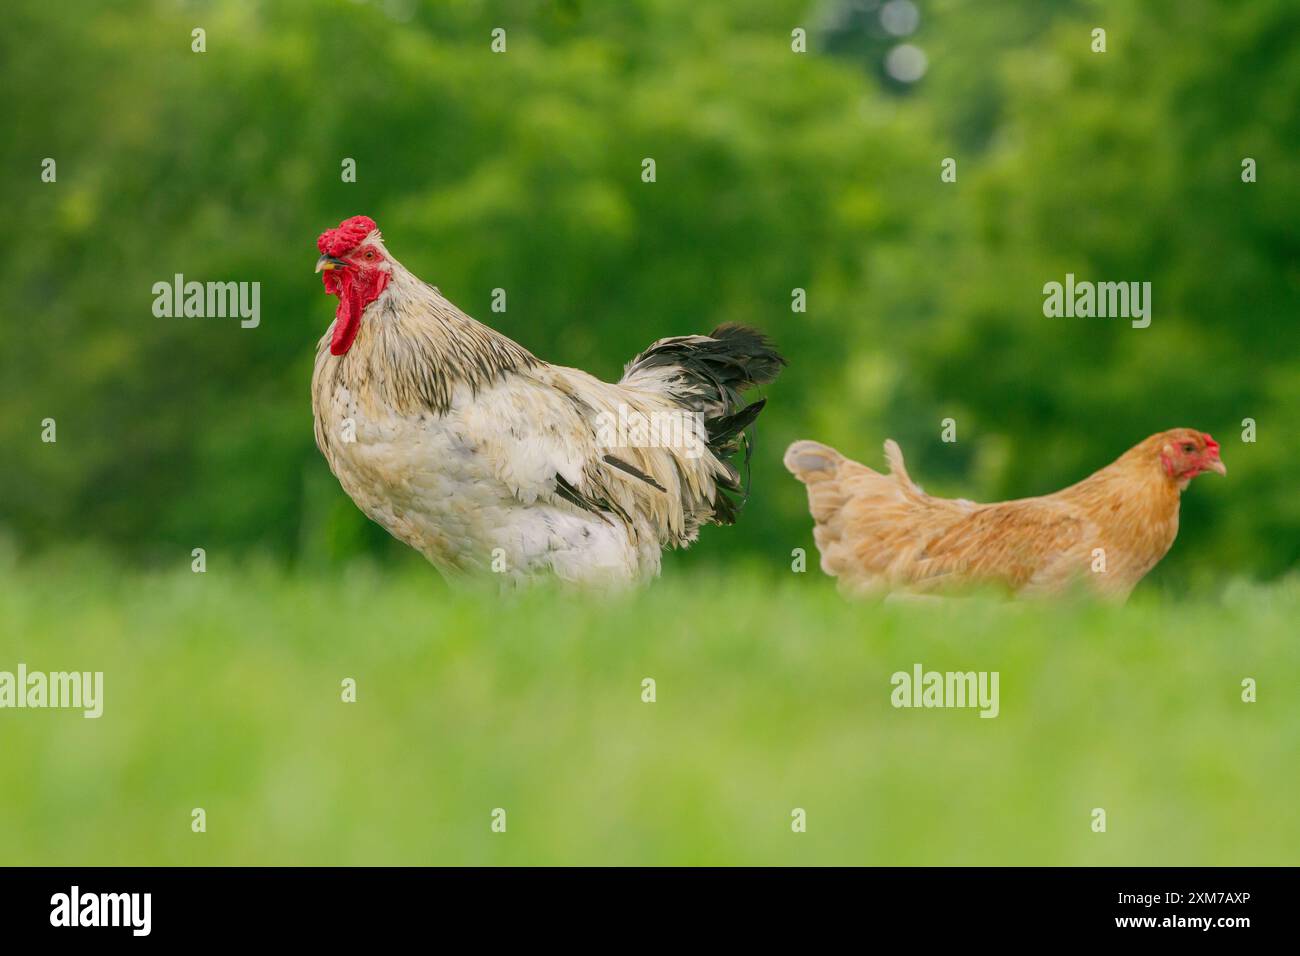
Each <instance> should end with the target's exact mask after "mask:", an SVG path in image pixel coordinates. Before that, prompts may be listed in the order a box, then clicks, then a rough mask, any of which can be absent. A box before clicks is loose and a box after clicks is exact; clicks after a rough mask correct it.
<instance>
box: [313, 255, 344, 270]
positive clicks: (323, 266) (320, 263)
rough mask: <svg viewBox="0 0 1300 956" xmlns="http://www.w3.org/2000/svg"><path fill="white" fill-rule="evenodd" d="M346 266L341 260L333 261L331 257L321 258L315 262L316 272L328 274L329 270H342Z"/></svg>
mask: <svg viewBox="0 0 1300 956" xmlns="http://www.w3.org/2000/svg"><path fill="white" fill-rule="evenodd" d="M346 265H347V263H346V262H344V261H343V260H342V259H335V258H334V257H333V256H321V257H320V258H319V259H317V260H316V271H317V272H328V271H329V270H330V269H342V268H344V267H345V266H346Z"/></svg>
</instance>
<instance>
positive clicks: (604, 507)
mask: <svg viewBox="0 0 1300 956" xmlns="http://www.w3.org/2000/svg"><path fill="white" fill-rule="evenodd" d="M317 245H318V247H319V249H320V252H321V256H320V259H319V260H318V261H317V263H316V270H317V272H322V271H323V272H324V273H325V275H324V281H325V289H326V291H327V292H329V293H330V294H332V295H336V296H338V299H339V304H338V311H337V313H336V315H335V318H334V322H333V324H332V325H331V326H330V328H329V330H328V331H327V332H326V334H325V336H324V337H323V338H322V339H321V340H320V345H319V348H318V352H317V355H316V367H315V372H314V374H313V375H312V411H313V413H314V415H315V419H316V444H317V445H318V446H319V447H320V450H321V452H322V453H323V454H324V455H325V458H326V460H327V461H328V462H329V465H330V469H331V470H332V471H333V472H334V474H335V476H336V477H337V478H338V480H339V483H340V484H341V485H342V486H343V489H344V491H346V492H347V493H348V495H349V496H350V497H351V498H352V500H353V501H354V502H356V504H357V506H358V507H359V508H360V509H361V510H362V511H363V512H365V513H366V515H368V516H369V517H370V518H371V519H372V520H374V521H376V522H378V523H379V524H380V525H382V526H383V527H384V528H386V529H387V530H388V531H389V532H390V533H391V534H393V535H394V536H395V537H397V538H398V539H400V540H401V541H404V542H406V543H407V544H409V545H410V546H411V547H413V548H415V549H416V550H417V551H419V552H421V553H422V554H423V555H424V556H425V557H426V558H428V559H429V561H430V562H432V563H433V564H434V565H435V566H436V567H437V568H438V569H439V570H441V571H442V572H443V573H444V574H447V575H457V574H460V573H466V572H473V571H485V570H493V571H497V572H500V573H504V574H506V575H508V576H509V578H510V580H511V581H513V582H516V583H518V582H524V581H529V580H532V579H535V578H538V577H544V576H550V575H555V576H558V577H559V578H560V579H562V580H564V581H567V582H573V583H577V584H581V585H594V586H597V587H608V586H617V585H624V584H632V583H637V582H641V581H645V580H647V579H649V578H652V577H654V576H655V575H656V574H657V573H658V572H659V561H660V551H661V549H662V548H664V547H667V546H673V547H678V546H684V545H687V544H689V543H690V542H692V541H694V540H695V538H696V537H697V535H698V533H699V528H700V526H701V525H704V524H731V523H733V522H734V520H735V516H736V510H737V507H738V505H739V503H740V502H739V501H738V500H732V499H731V498H729V497H728V493H732V494H737V495H741V494H743V493H742V486H741V480H740V474H739V472H738V470H737V469H736V467H735V466H733V465H732V464H731V462H730V461H729V458H730V457H731V456H732V455H733V454H734V453H736V452H737V451H738V450H739V449H740V448H742V447H744V449H745V451H746V457H748V451H749V440H748V437H747V436H746V433H745V429H746V427H747V426H749V425H750V423H752V422H753V420H754V418H755V417H756V416H757V415H758V413H759V411H760V410H761V409H762V407H763V404H764V403H763V402H762V401H758V402H754V403H752V404H750V405H747V406H741V405H740V400H739V393H740V392H741V391H743V390H744V389H746V388H748V387H749V386H751V385H755V384H762V383H765V382H769V381H771V380H772V379H774V378H775V377H776V375H777V373H778V372H779V371H780V369H781V366H782V365H784V364H785V360H784V359H783V358H781V356H780V355H778V354H777V353H776V351H775V350H774V349H773V348H772V347H771V345H770V344H769V343H768V342H767V340H766V339H765V338H764V337H763V336H762V335H760V334H759V333H757V332H754V331H752V330H749V329H745V328H741V327H739V326H724V327H722V328H719V329H717V330H715V331H714V332H713V334H712V335H709V336H703V335H690V336H681V337H678V338H667V339H660V340H659V341H658V342H655V343H654V344H653V345H651V346H650V347H649V348H648V349H646V350H645V351H644V352H642V353H641V354H640V355H638V356H637V357H636V358H634V359H633V360H632V361H631V362H630V363H628V365H627V367H626V368H625V370H624V375H623V378H622V380H621V381H619V382H618V383H617V384H610V383H608V382H602V381H600V380H599V379H597V378H594V377H593V376H591V375H588V374H587V373H586V372H582V371H580V370H578V369H572V368H563V367H560V366H556V365H549V364H547V363H546V362H543V361H541V360H540V359H538V358H536V357H535V356H533V355H532V354H531V353H530V352H529V351H528V350H527V349H525V348H523V347H522V346H521V345H519V344H517V343H515V342H513V341H511V340H510V339H508V338H506V337H505V336H504V335H501V334H500V333H498V332H496V331H495V330H493V329H490V328H488V327H487V326H485V325H483V324H481V323H479V322H476V321H475V320H474V319H472V318H470V317H469V316H467V315H465V313H463V312H461V311H460V309H458V308H456V306H454V305H452V303H451V302H449V301H448V300H447V299H445V298H443V296H442V295H441V294H440V293H439V292H438V290H437V289H436V288H434V287H432V286H430V285H427V284H426V283H424V282H422V281H421V280H420V279H418V278H416V277H415V276H414V275H412V274H411V273H410V272H408V271H407V270H406V269H405V268H403V267H402V265H401V263H399V262H398V261H397V260H396V259H394V258H393V257H392V255H391V254H389V252H388V250H387V249H385V248H384V244H383V242H382V240H381V237H380V234H379V231H378V229H377V228H376V227H375V223H374V221H373V220H371V219H369V218H367V217H366V216H354V217H353V218H351V219H347V220H345V221H344V222H342V223H341V224H340V225H339V227H338V228H337V229H330V230H328V231H327V232H325V233H324V234H322V235H321V237H320V239H319V241H318V243H317ZM682 421H685V422H686V426H685V427H678V428H676V429H672V428H665V427H663V426H664V425H665V423H668V422H673V423H680V422H682ZM647 426H650V427H647ZM665 434H668V435H671V436H672V440H671V441H665V440H662V439H663V438H664V436H665Z"/></svg>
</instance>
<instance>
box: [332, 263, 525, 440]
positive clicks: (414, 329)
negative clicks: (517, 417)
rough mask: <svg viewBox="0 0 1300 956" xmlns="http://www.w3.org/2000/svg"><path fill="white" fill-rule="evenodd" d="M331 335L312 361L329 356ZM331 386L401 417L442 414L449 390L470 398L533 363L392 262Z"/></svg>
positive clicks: (336, 367) (449, 397)
mask: <svg viewBox="0 0 1300 956" xmlns="http://www.w3.org/2000/svg"><path fill="white" fill-rule="evenodd" d="M329 338H330V333H329V331H327V332H326V335H325V337H324V338H323V339H322V340H321V342H322V346H321V351H320V352H318V360H319V359H323V358H324V353H328V344H329ZM333 359H334V363H335V364H334V369H333V374H332V376H330V378H331V380H332V381H333V382H334V383H335V384H338V385H343V386H346V387H347V388H349V389H350V390H351V391H352V392H353V393H354V394H358V393H362V394H372V395H374V397H375V398H376V399H378V400H379V401H381V402H383V403H385V404H386V405H387V406H388V407H390V408H391V409H393V410H394V411H396V412H399V413H402V414H419V413H421V412H425V411H432V412H434V413H435V414H438V415H441V414H444V413H445V412H446V411H447V410H448V409H449V408H450V407H451V403H452V396H453V395H454V393H455V391H456V389H457V388H458V387H461V386H466V387H468V388H469V389H470V391H471V392H472V393H475V394H477V393H478V392H479V391H480V390H481V389H483V388H485V387H487V386H488V385H491V384H492V383H493V382H496V381H498V380H499V379H501V378H502V377H503V376H505V375H507V374H509V373H511V372H519V371H523V370H525V369H528V368H532V367H534V366H537V365H539V364H540V362H539V360H538V359H537V358H536V357H535V356H534V355H533V354H532V353H531V352H529V351H528V350H527V349H525V348H524V347H523V346H522V345H519V344H518V343H517V342H515V341H513V340H511V339H509V338H507V337H506V336H504V335H502V334H501V333H499V332H497V331H496V330H494V329H491V328H489V327H488V326H486V325H484V324H483V323H481V322H477V321H475V320H474V319H472V318H470V317H469V316H468V315H466V314H465V313H464V312H462V311H461V310H460V309H458V308H456V306H455V305H453V304H452V303H451V302H450V301H449V300H447V299H446V298H444V297H443V295H442V294H441V293H440V292H439V291H438V290H437V289H436V288H434V287H433V286H430V285H428V284H426V283H424V282H422V281H421V280H419V279H417V278H416V277H415V276H414V275H412V274H411V273H410V272H408V271H407V270H406V269H405V268H403V267H402V265H401V264H400V263H397V262H396V261H393V263H392V278H391V279H390V281H389V283H388V286H387V288H386V289H385V290H384V292H383V294H381V295H380V296H379V297H378V298H377V299H375V301H373V302H371V303H370V305H369V306H367V307H366V310H365V312H364V313H363V315H362V319H361V328H360V329H359V330H358V332H357V337H356V341H355V342H354V344H353V346H352V348H351V349H349V350H348V351H347V353H345V354H343V355H340V356H337V357H333Z"/></svg>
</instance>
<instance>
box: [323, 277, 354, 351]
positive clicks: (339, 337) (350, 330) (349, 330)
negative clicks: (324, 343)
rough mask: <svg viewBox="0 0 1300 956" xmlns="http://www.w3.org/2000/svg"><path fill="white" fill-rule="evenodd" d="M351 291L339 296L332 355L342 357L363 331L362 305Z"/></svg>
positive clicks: (331, 341) (335, 314) (331, 346)
mask: <svg viewBox="0 0 1300 956" xmlns="http://www.w3.org/2000/svg"><path fill="white" fill-rule="evenodd" d="M358 298H359V297H358V296H357V294H356V293H355V292H353V291H352V290H351V289H349V290H347V291H346V292H345V293H344V294H343V295H341V296H339V307H338V311H337V312H335V313H334V335H333V337H332V338H331V339H330V354H331V355H342V354H343V353H344V352H346V351H347V350H348V349H350V348H352V341H353V339H355V338H356V337H357V332H358V331H360V329H361V303H360V302H358V301H357V299H358Z"/></svg>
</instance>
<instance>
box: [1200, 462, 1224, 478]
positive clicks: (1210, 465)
mask: <svg viewBox="0 0 1300 956" xmlns="http://www.w3.org/2000/svg"><path fill="white" fill-rule="evenodd" d="M1205 470H1206V471H1212V472H1214V473H1215V474H1216V475H1224V476H1226V475H1227V474H1228V466H1227V465H1225V464H1224V463H1223V462H1222V461H1220V460H1219V459H1218V458H1211V459H1210V460H1209V461H1207V462H1206V463H1205Z"/></svg>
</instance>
